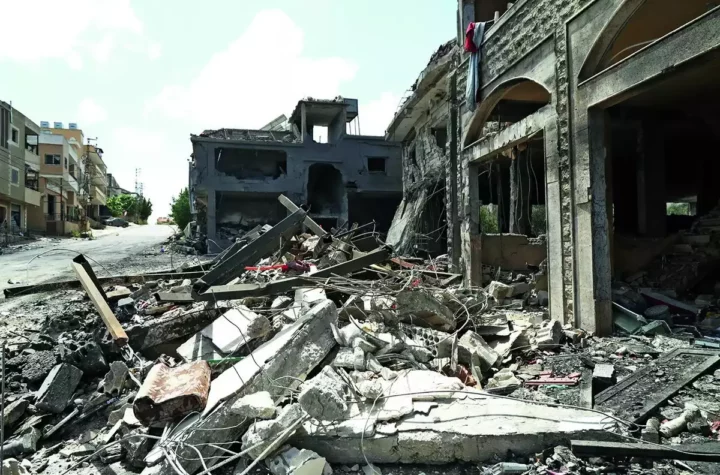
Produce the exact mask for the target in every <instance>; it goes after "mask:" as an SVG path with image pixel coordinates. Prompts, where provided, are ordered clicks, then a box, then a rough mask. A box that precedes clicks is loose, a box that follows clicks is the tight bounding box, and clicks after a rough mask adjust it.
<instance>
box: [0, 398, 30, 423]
mask: <svg viewBox="0 0 720 475" xmlns="http://www.w3.org/2000/svg"><path fill="white" fill-rule="evenodd" d="M29 405H30V402H29V401H28V400H27V399H18V400H17V401H14V402H11V403H10V404H8V405H7V406H5V412H4V413H3V418H2V424H3V425H4V426H5V428H6V430H7V429H11V428H13V427H15V425H16V424H17V423H18V422H19V421H20V419H21V418H22V417H23V416H24V415H25V411H26V410H27V408H28V406H29Z"/></svg>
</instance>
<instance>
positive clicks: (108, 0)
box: [0, 0, 143, 69]
mask: <svg viewBox="0 0 720 475" xmlns="http://www.w3.org/2000/svg"><path fill="white" fill-rule="evenodd" d="M2 11H3V22H2V28H0V60H3V59H9V60H13V61H17V62H34V61H38V60H43V59H63V60H65V61H66V62H67V64H68V65H69V66H70V67H71V68H73V69H79V68H81V67H82V64H83V59H82V56H83V55H85V54H90V55H92V56H93V57H94V58H95V59H99V60H101V61H102V60H107V58H108V57H109V56H110V53H111V51H112V48H113V44H112V39H108V38H111V37H110V36H108V35H109V33H110V32H122V33H124V34H129V35H136V36H141V35H142V34H143V25H142V22H140V20H139V19H138V17H137V16H136V15H135V12H134V11H133V9H132V7H131V5H130V0H64V1H62V2H60V1H56V0H22V1H17V2H3V5H2ZM103 34H104V36H103ZM17 38H22V42H21V44H18V43H17V41H16V39H17ZM101 40H102V41H101Z"/></svg>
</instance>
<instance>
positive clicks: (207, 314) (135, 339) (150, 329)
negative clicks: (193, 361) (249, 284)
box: [126, 302, 223, 351]
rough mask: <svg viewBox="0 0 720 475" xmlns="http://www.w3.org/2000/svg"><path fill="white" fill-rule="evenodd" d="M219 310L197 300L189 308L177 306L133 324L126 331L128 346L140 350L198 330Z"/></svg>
mask: <svg viewBox="0 0 720 475" xmlns="http://www.w3.org/2000/svg"><path fill="white" fill-rule="evenodd" d="M221 311H223V309H215V308H214V307H213V304H210V303H206V302H197V303H195V304H194V305H193V306H192V307H190V308H189V309H184V308H180V307H178V308H177V309H173V310H170V311H169V312H165V314H163V315H162V316H160V317H158V318H154V319H152V320H148V321H146V322H145V323H143V324H141V325H133V326H131V327H129V328H128V329H127V330H126V333H127V336H128V338H129V340H130V346H131V347H132V348H133V349H134V350H135V351H142V350H146V349H148V348H152V347H153V346H157V345H160V344H162V343H166V342H168V341H172V340H176V339H178V338H182V337H187V336H189V335H192V334H194V333H196V332H198V331H199V330H201V329H202V328H204V327H205V326H207V325H208V324H209V323H211V322H212V321H213V320H215V319H216V318H217V317H219V316H220V312H221Z"/></svg>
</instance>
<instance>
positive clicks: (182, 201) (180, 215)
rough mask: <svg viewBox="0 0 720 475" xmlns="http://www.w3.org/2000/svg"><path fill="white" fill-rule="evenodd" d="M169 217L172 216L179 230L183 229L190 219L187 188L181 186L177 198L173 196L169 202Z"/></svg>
mask: <svg viewBox="0 0 720 475" xmlns="http://www.w3.org/2000/svg"><path fill="white" fill-rule="evenodd" d="M170 217H172V219H173V220H174V221H175V224H177V225H178V228H180V230H183V229H185V227H186V226H187V225H188V223H189V222H190V221H191V220H192V215H191V214H190V196H189V194H188V189H187V188H183V190H182V191H181V192H180V194H179V195H178V197H177V198H175V197H173V199H172V203H170Z"/></svg>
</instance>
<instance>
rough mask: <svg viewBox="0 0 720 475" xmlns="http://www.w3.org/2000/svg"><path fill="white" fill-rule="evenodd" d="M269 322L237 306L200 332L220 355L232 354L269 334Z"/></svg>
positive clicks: (243, 307) (244, 307)
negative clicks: (210, 341) (209, 340)
mask: <svg viewBox="0 0 720 475" xmlns="http://www.w3.org/2000/svg"><path fill="white" fill-rule="evenodd" d="M270 330H271V328H270V321H269V320H268V319H267V318H266V317H265V316H263V315H258V314H257V313H255V312H253V311H252V310H250V309H249V308H247V307H246V306H244V305H238V306H236V307H235V308H232V309H230V310H228V311H227V312H225V313H224V314H223V315H222V316H220V317H219V318H218V319H217V320H215V321H214V322H212V323H211V324H210V325H208V326H206V327H205V328H203V329H202V330H201V332H200V333H202V335H203V336H205V337H207V338H210V339H211V340H212V342H213V344H214V345H215V346H216V347H217V348H218V350H220V351H221V352H222V353H226V354H228V353H233V352H234V351H237V350H238V349H239V348H241V347H242V346H244V345H246V344H247V343H248V342H250V341H251V340H254V339H256V338H261V337H263V336H265V335H267V334H268V333H269V332H270Z"/></svg>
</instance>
